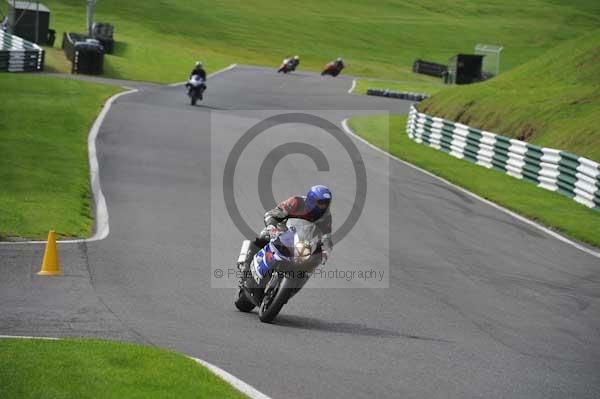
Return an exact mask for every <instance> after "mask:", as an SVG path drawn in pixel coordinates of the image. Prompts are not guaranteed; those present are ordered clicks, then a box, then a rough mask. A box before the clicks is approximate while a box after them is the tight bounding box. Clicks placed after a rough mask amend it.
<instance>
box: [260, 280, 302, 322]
mask: <svg viewBox="0 0 600 399" xmlns="http://www.w3.org/2000/svg"><path fill="white" fill-rule="evenodd" d="M282 282H283V280H282V279H280V278H278V279H277V283H276V284H274V285H273V286H272V287H270V288H268V289H267V291H266V292H265V297H264V298H263V300H262V302H261V304H260V308H259V309H258V318H259V319H260V321H262V322H263V323H270V322H272V321H273V320H274V319H275V317H277V315H278V314H279V312H280V311H281V308H282V307H283V305H285V304H286V303H287V301H288V299H290V297H291V296H292V294H293V291H294V290H293V289H291V288H285V287H282V285H284V284H282ZM269 285H270V284H269Z"/></svg>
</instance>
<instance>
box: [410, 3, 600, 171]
mask: <svg viewBox="0 0 600 399" xmlns="http://www.w3.org/2000/svg"><path fill="white" fill-rule="evenodd" d="M598 4H600V2H598ZM418 109H419V111H421V112H425V113H427V114H430V115H435V116H440V117H443V118H446V119H449V120H453V121H457V122H462V123H465V124H468V125H470V126H473V127H477V128H480V129H485V130H488V131H491V132H494V133H497V134H501V135H504V136H509V137H515V138H518V139H520V140H525V141H528V142H531V143H533V144H537V145H539V146H542V147H552V148H557V149H560V150H565V151H570V152H573V153H575V154H577V155H580V156H584V157H586V158H590V159H592V160H595V161H597V162H600V30H596V31H595V32H591V33H589V34H588V35H585V36H582V37H580V38H577V39H576V40H572V41H567V42H565V43H563V44H561V45H559V46H558V47H556V48H554V49H552V50H550V51H548V52H547V53H545V54H544V55H542V56H540V57H539V58H537V59H535V60H533V61H531V62H528V63H526V64H524V65H522V66H520V67H518V68H515V69H514V70H512V71H510V72H507V73H505V74H503V75H500V76H499V77H497V78H495V79H491V80H489V81H487V82H484V83H479V84H474V85H468V86H461V87H455V88H451V89H446V90H443V91H441V92H439V93H437V94H436V95H434V96H433V97H431V98H429V99H427V100H425V101H423V102H422V103H420V104H419V106H418Z"/></svg>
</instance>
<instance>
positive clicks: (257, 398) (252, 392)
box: [0, 335, 271, 399]
mask: <svg viewBox="0 0 600 399" xmlns="http://www.w3.org/2000/svg"><path fill="white" fill-rule="evenodd" d="M2 338H6V339H39V340H48V341H60V340H62V338H55V337H32V336H25V335H0V339H2ZM113 342H120V341H113ZM184 356H185V357H187V358H188V359H191V360H193V361H195V362H196V363H198V364H200V365H202V366H204V367H206V368H207V369H208V370H210V371H211V372H212V373H213V374H215V375H216V376H218V377H220V378H221V379H222V380H223V381H225V382H226V383H228V384H229V385H231V386H232V387H233V388H235V389H236V390H238V391H240V392H241V393H243V394H244V395H246V396H248V397H249V398H251V399H271V398H270V397H269V396H267V395H265V394H264V393H262V392H260V391H259V390H257V389H256V388H254V387H253V386H251V385H249V384H247V383H245V382H244V381H242V380H240V379H239V378H237V377H236V376H234V375H233V374H231V373H228V372H227V371H225V370H223V369H222V368H220V367H218V366H215V365H214V364H212V363H209V362H207V361H206V360H202V359H198V358H196V357H192V356H188V355H185V354H184Z"/></svg>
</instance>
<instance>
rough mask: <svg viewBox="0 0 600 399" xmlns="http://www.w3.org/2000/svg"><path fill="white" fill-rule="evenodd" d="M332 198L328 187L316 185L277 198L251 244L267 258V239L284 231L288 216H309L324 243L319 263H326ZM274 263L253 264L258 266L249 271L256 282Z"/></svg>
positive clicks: (330, 247) (306, 218) (305, 217)
mask: <svg viewBox="0 0 600 399" xmlns="http://www.w3.org/2000/svg"><path fill="white" fill-rule="evenodd" d="M331 199H332V194H331V191H330V190H329V188H327V187H325V186H321V185H318V186H313V187H311V188H310V190H308V193H307V194H306V196H296V197H290V198H288V199H287V200H285V201H282V202H280V203H279V204H278V205H277V206H276V207H275V208H273V209H271V210H270V211H268V212H267V213H265V217H264V222H265V226H266V227H265V228H264V229H263V230H262V232H261V233H260V235H259V236H258V237H257V238H256V239H255V240H254V245H255V246H256V247H257V248H261V250H260V251H259V252H264V254H263V257H266V258H267V259H268V253H270V252H271V251H270V249H269V245H270V244H269V242H270V240H271V239H274V238H276V237H277V236H278V235H279V234H280V233H281V232H282V231H284V229H285V223H286V221H287V219H289V218H298V219H304V220H308V221H309V222H313V223H314V224H315V225H316V226H317V228H318V229H319V230H320V231H321V233H322V234H323V237H322V239H321V240H322V243H323V244H322V249H321V251H322V252H321V253H322V257H321V264H325V262H327V259H328V258H329V255H330V254H331V250H332V248H333V242H332V240H331V212H330V211H329V205H330V204H331ZM275 263H276V259H274V260H273V262H266V263H263V262H261V264H260V265H259V264H256V267H257V268H256V269H253V270H252V274H253V275H254V277H255V279H256V280H257V282H259V281H260V280H262V279H263V278H264V277H265V276H266V275H267V274H268V273H269V271H270V270H271V269H270V268H269V266H274V265H275ZM253 264H254V262H253ZM261 266H262V267H261ZM265 266H266V267H265Z"/></svg>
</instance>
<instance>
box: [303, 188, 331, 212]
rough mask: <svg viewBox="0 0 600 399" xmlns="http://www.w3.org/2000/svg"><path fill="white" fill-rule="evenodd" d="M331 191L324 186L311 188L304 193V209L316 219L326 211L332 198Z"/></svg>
mask: <svg viewBox="0 0 600 399" xmlns="http://www.w3.org/2000/svg"><path fill="white" fill-rule="evenodd" d="M332 197H333V196H332V194H331V190H329V189H328V188H327V187H325V186H312V187H311V188H310V190H308V193H306V208H307V209H308V211H309V212H310V213H311V214H313V215H314V216H316V217H320V216H321V215H323V214H324V213H325V211H327V208H329V204H330V203H331V198H332Z"/></svg>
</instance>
